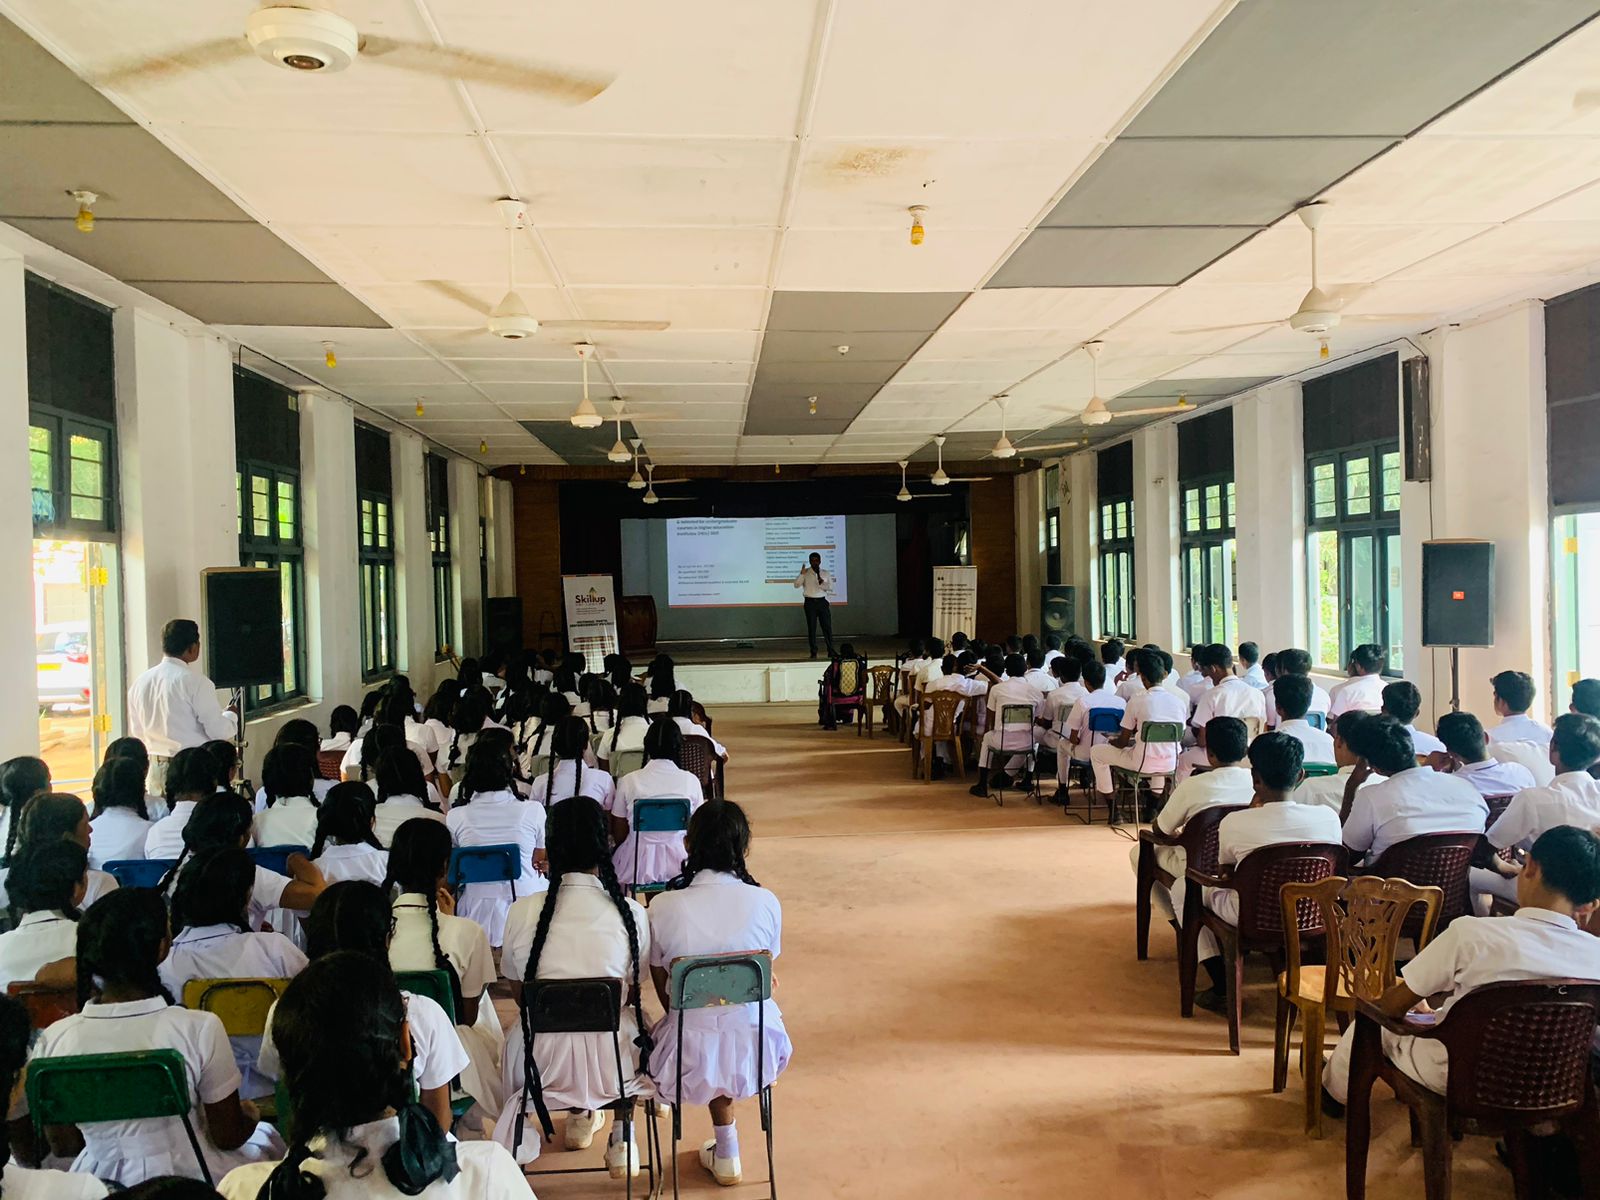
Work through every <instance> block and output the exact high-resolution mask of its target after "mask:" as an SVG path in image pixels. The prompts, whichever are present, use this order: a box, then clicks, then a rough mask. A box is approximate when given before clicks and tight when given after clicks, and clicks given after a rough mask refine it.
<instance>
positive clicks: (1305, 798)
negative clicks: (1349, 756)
mask: <svg viewBox="0 0 1600 1200" xmlns="http://www.w3.org/2000/svg"><path fill="white" fill-rule="evenodd" d="M1354 772H1355V767H1354V766H1349V767H1340V768H1339V773H1338V774H1337V775H1319V776H1317V777H1316V778H1315V779H1306V780H1303V781H1302V782H1301V784H1300V786H1299V787H1297V788H1295V790H1294V792H1293V793H1292V794H1291V795H1290V797H1289V799H1291V800H1293V801H1294V802H1295V803H1296V804H1321V805H1324V806H1326V807H1328V808H1331V809H1332V810H1333V811H1334V812H1335V813H1338V812H1340V811H1341V810H1342V809H1343V808H1344V789H1345V785H1346V784H1347V783H1349V782H1350V776H1351V775H1352V774H1354ZM1382 782H1383V776H1381V775H1368V776H1367V777H1366V778H1365V779H1363V780H1362V781H1361V786H1360V788H1358V789H1357V790H1358V791H1359V790H1361V789H1364V788H1369V787H1374V786H1376V785H1377V784H1380V783H1382Z"/></svg>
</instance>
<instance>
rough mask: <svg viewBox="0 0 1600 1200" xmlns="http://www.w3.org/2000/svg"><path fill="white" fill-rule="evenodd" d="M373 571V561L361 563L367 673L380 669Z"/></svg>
mask: <svg viewBox="0 0 1600 1200" xmlns="http://www.w3.org/2000/svg"><path fill="white" fill-rule="evenodd" d="M362 504H363V506H364V505H365V504H366V501H365V500H363V501H362ZM372 572H373V566H372V564H371V563H362V564H361V670H362V672H363V673H364V674H367V675H371V674H372V673H373V672H374V671H376V670H377V669H378V668H377V665H376V663H375V662H374V660H373V655H372Z"/></svg>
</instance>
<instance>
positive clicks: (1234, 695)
mask: <svg viewBox="0 0 1600 1200" xmlns="http://www.w3.org/2000/svg"><path fill="white" fill-rule="evenodd" d="M1212 717H1239V718H1241V719H1243V718H1247V717H1254V718H1255V719H1256V720H1257V721H1260V722H1261V723H1262V726H1263V727H1264V726H1265V724H1266V720H1267V706H1266V703H1265V701H1263V700H1262V698H1261V693H1260V692H1258V691H1256V689H1255V688H1253V687H1251V686H1250V685H1249V684H1248V683H1246V682H1245V681H1244V680H1242V679H1235V678H1233V677H1232V676H1231V675H1230V676H1229V677H1228V678H1227V679H1224V680H1223V681H1222V682H1221V683H1219V684H1217V685H1216V686H1214V687H1213V688H1211V690H1210V691H1206V692H1201V693H1200V696H1199V699H1197V700H1195V702H1194V717H1193V719H1192V720H1191V721H1190V724H1191V725H1193V726H1194V727H1195V728H1196V729H1204V728H1205V727H1206V722H1207V721H1209V720H1211V718H1212Z"/></svg>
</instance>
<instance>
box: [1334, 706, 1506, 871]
mask: <svg viewBox="0 0 1600 1200" xmlns="http://www.w3.org/2000/svg"><path fill="white" fill-rule="evenodd" d="M1357 740H1358V745H1357V747H1356V749H1357V751H1358V752H1359V753H1360V755H1361V762H1360V763H1358V764H1357V765H1356V769H1355V770H1354V771H1353V772H1351V775H1350V783H1347V785H1346V792H1345V795H1346V809H1345V820H1344V844H1345V845H1346V846H1348V847H1349V848H1350V850H1351V851H1353V852H1354V854H1355V855H1356V856H1365V860H1366V862H1368V863H1375V862H1377V861H1378V859H1380V858H1381V857H1383V852H1384V851H1385V850H1387V849H1389V847H1390V846H1394V845H1398V844H1399V843H1400V842H1403V841H1405V840H1406V839H1407V838H1412V837H1416V836H1417V835H1418V834H1423V833H1450V832H1458V831H1459V832H1464V833H1482V832H1483V828H1484V824H1485V822H1486V821H1487V820H1488V817H1489V806H1488V805H1487V804H1485V803H1484V802H1483V797H1482V796H1480V795H1479V794H1478V789H1477V788H1475V787H1473V786H1472V785H1471V784H1470V783H1468V782H1467V781H1466V780H1464V779H1457V778H1456V777H1455V776H1454V775H1444V774H1441V773H1440V772H1438V771H1434V770H1431V769H1430V768H1428V767H1419V766H1418V765H1417V755H1416V751H1415V750H1414V749H1413V748H1412V745H1411V735H1410V734H1409V733H1407V732H1406V729H1405V726H1404V725H1402V724H1400V722H1399V721H1396V720H1395V719H1394V718H1393V717H1385V716H1374V717H1373V718H1372V719H1371V720H1369V721H1368V722H1366V723H1365V724H1364V725H1362V726H1360V729H1359V733H1358V738H1357ZM1373 771H1377V772H1378V773H1379V774H1381V775H1387V776H1388V778H1387V779H1385V780H1384V781H1383V782H1382V783H1380V784H1377V785H1376V786H1374V787H1369V788H1362V789H1361V790H1359V791H1357V790H1354V789H1353V788H1352V787H1351V786H1350V784H1351V783H1353V784H1355V785H1356V786H1357V787H1359V781H1361V780H1364V779H1365V778H1366V777H1367V776H1368V775H1369V774H1370V773H1371V772H1373Z"/></svg>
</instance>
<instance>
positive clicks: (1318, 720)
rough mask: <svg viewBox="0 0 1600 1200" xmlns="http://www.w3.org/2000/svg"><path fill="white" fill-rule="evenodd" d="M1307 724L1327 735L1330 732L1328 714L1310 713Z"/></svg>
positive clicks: (1307, 714)
mask: <svg viewBox="0 0 1600 1200" xmlns="http://www.w3.org/2000/svg"><path fill="white" fill-rule="evenodd" d="M1306 724H1307V725H1309V726H1311V728H1313V729H1320V730H1322V731H1323V732H1324V733H1326V732H1327V731H1328V714H1327V713H1321V712H1308V713H1306Z"/></svg>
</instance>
